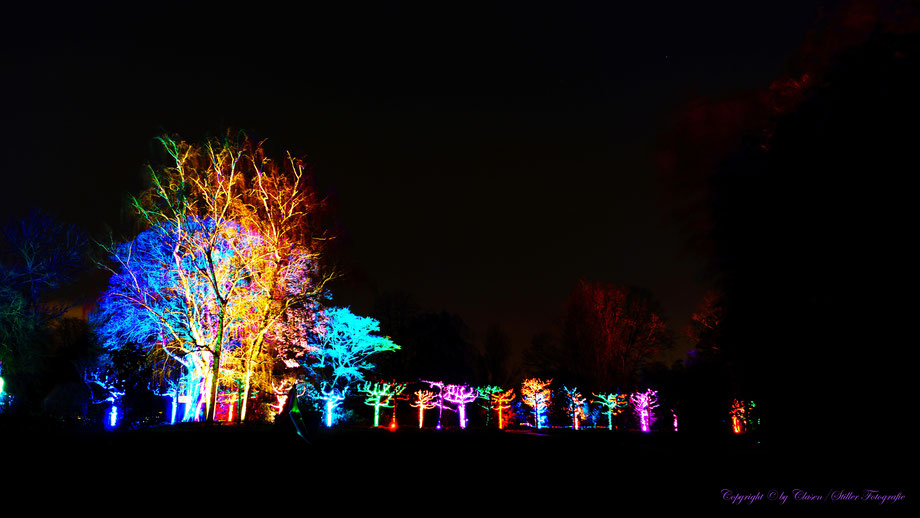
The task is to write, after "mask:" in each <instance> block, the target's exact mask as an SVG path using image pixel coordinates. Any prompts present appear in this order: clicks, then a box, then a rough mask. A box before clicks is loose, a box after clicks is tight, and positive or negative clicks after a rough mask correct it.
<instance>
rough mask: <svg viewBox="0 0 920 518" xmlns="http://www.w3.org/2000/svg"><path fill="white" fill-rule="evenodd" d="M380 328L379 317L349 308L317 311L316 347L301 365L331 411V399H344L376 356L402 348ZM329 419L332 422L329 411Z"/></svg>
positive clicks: (313, 342)
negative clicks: (362, 313) (376, 318)
mask: <svg viewBox="0 0 920 518" xmlns="http://www.w3.org/2000/svg"><path fill="white" fill-rule="evenodd" d="M379 330H380V323H379V322H377V320H375V319H373V318H370V317H362V316H358V315H355V314H354V313H352V312H351V310H349V309H348V308H337V307H333V308H326V309H323V310H321V311H319V312H318V313H317V314H316V317H315V320H314V326H313V333H312V335H311V341H310V345H311V346H312V350H311V352H310V353H309V354H308V355H306V356H305V357H304V358H303V360H301V364H302V365H303V367H304V368H306V370H307V372H308V375H309V377H310V378H311V379H312V380H313V382H314V383H316V384H318V385H319V386H320V387H319V389H320V390H321V392H322V394H323V396H322V397H321V399H323V400H324V401H325V402H326V411H327V413H328V412H331V411H333V409H334V408H335V406H334V405H333V406H329V402H330V401H340V400H341V398H344V396H345V391H346V389H347V388H348V386H349V385H351V384H356V383H360V382H362V381H364V375H365V374H366V373H368V372H370V371H371V370H373V369H374V364H373V363H371V359H372V358H373V357H374V356H377V355H379V354H380V353H385V352H391V351H397V350H399V346H398V345H396V344H395V343H393V341H392V340H390V339H389V338H388V337H385V336H378V335H376V334H375V333H377V332H378V331H379ZM403 388H405V387H403ZM326 422H327V423H331V422H332V418H331V417H330V416H329V415H328V414H327V416H326Z"/></svg>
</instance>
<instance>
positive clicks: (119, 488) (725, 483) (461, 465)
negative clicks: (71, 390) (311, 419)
mask: <svg viewBox="0 0 920 518" xmlns="http://www.w3.org/2000/svg"><path fill="white" fill-rule="evenodd" d="M0 431H3V436H4V439H3V441H4V445H5V455H4V459H3V466H4V467H3V480H4V483H3V488H4V489H5V491H4V493H7V494H9V495H13V496H14V498H15V497H17V496H25V495H31V494H34V490H35V489H36V488H40V489H41V490H42V491H43V494H47V495H54V497H53V498H49V499H48V501H47V502H45V503H50V504H52V505H53V504H66V506H73V505H77V506H78V507H83V506H87V505H88V506H90V507H96V506H99V509H100V510H103V508H105V507H106V506H107V505H111V506H114V509H120V510H126V511H138V510H141V509H143V508H145V507H147V506H153V508H155V509H163V510H169V509H174V510H176V511H182V514H189V512H190V511H191V510H193V509H205V510H210V512H213V510H214V509H215V508H216V509H223V510H228V511H234V514H237V513H239V512H244V511H245V510H246V509H253V510H260V512H266V511H270V510H272V511H291V512H297V513H299V514H302V513H304V512H306V511H308V510H310V509H328V506H330V505H332V506H335V507H336V508H340V509H341V510H342V511H343V512H344V511H348V514H349V515H353V513H354V512H355V511H359V513H358V514H364V513H363V512H360V511H366V512H374V513H378V512H379V513H384V514H411V515H419V514H430V513H431V512H437V511H438V510H441V511H451V510H454V509H459V510H462V511H464V512H475V513H482V512H486V511H489V512H490V514H492V513H491V511H490V510H504V511H507V512H511V513H513V514H526V513H528V512H529V511H533V512H537V513H540V515H547V514H555V513H557V512H565V514H566V515H572V514H581V513H589V514H594V513H593V511H598V512H602V513H603V514H605V515H607V514H611V513H618V512H620V511H625V510H629V509H662V508H694V507H700V506H723V507H726V506H730V505H732V504H730V503H729V502H728V500H726V498H725V495H726V493H725V490H729V491H731V494H732V495H752V498H755V497H756V495H757V493H758V492H761V493H763V499H762V500H761V501H755V504H756V505H778V504H776V503H775V502H768V501H767V497H768V493H769V491H770V490H774V489H775V490H777V491H780V492H783V493H785V494H786V495H787V496H788V497H789V501H788V502H787V504H786V505H819V503H815V502H810V503H807V504H806V503H805V502H803V501H800V502H793V501H792V498H793V496H792V495H793V492H794V491H795V490H796V489H802V490H805V491H807V492H808V494H809V495H818V496H821V497H823V498H824V499H825V501H824V502H823V503H824V504H829V505H830V504H831V502H828V501H827V495H828V494H829V492H830V491H831V490H833V489H835V488H836V489H840V490H852V491H855V492H857V493H861V492H862V491H864V490H865V489H871V488H876V489H878V490H881V491H889V492H897V491H898V490H900V491H902V492H904V493H905V495H906V496H907V497H908V498H910V497H911V496H914V495H910V494H909V489H910V488H908V487H905V484H906V483H907V480H906V479H904V478H903V475H901V474H900V472H899V471H897V470H892V469H890V468H891V466H892V464H893V463H895V464H896V459H893V458H891V457H886V456H884V455H879V454H880V453H883V452H884V450H878V449H876V450H875V451H866V449H857V448H850V449H849V450H847V451H843V450H841V449H840V448H841V447H842V446H841V445H839V444H837V443H835V441H833V440H827V441H825V443H824V444H825V446H826V448H824V447H820V448H815V447H813V446H806V445H804V444H796V443H795V442H794V441H771V440H769V439H768V438H767V437H758V436H743V437H737V436H730V435H725V436H721V437H708V438H702V437H696V436H693V435H690V434H683V433H677V434H675V433H664V432H661V433H652V434H642V433H638V432H611V431H608V430H580V431H572V430H566V429H553V430H544V431H541V433H531V432H528V431H517V432H510V431H506V432H499V431H487V430H443V431H435V430H421V431H420V430H417V429H413V428H411V427H403V428H400V429H399V430H397V431H395V432H390V431H388V430H385V429H377V430H372V429H367V428H347V427H342V428H336V429H331V430H326V429H319V430H317V431H316V432H315V433H313V434H311V435H310V441H309V443H307V442H306V441H303V440H301V439H300V438H299V437H297V436H296V435H294V434H293V433H292V432H291V430H290V429H287V428H286V427H281V428H280V429H279V427H273V426H269V425H247V426H237V425H227V424H223V425H212V426H205V425H200V424H191V425H180V426H174V427H171V426H157V427H151V428H147V429H142V430H130V431H114V432H112V431H103V430H98V429H92V428H89V429H87V428H81V427H79V426H74V425H73V424H64V423H59V422H51V421H43V420H33V421H22V420H16V421H12V420H9V419H7V420H4V421H2V422H0ZM125 497H130V498H127V499H126V498H125ZM43 502H44V501H43ZM106 502H108V503H106ZM126 502H127V503H126ZM908 502H909V500H908ZM78 503H79V504H78ZM902 503H903V502H902ZM742 505H745V504H742ZM833 505H844V504H842V503H840V502H836V503H833ZM864 505H865V504H864ZM125 506H128V507H125ZM215 506H216V507H215ZM192 514H194V513H192ZM451 514H453V513H451Z"/></svg>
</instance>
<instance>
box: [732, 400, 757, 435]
mask: <svg viewBox="0 0 920 518" xmlns="http://www.w3.org/2000/svg"><path fill="white" fill-rule="evenodd" d="M755 407H756V404H755V403H754V402H753V401H745V400H740V399H735V400H734V401H733V402H732V407H731V410H729V415H730V416H731V418H732V432H733V433H737V434H742V433H746V432H748V431H750V430H751V429H752V425H754V424H755V421H754V417H753V410H754V408H755Z"/></svg>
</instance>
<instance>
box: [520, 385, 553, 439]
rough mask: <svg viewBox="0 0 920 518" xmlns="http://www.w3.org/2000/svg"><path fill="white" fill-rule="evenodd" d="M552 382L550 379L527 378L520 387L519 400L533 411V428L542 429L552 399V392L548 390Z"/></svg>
mask: <svg viewBox="0 0 920 518" xmlns="http://www.w3.org/2000/svg"><path fill="white" fill-rule="evenodd" d="M552 382H553V380H552V379H549V380H545V381H544V380H541V379H539V378H528V379H525V380H524V382H523V384H522V385H521V400H522V401H523V402H524V404H526V405H527V406H529V407H531V408H532V409H533V415H534V427H535V428H538V429H539V428H543V425H544V421H545V417H546V416H545V412H546V408H547V406H549V403H550V400H551V399H552V391H551V390H550V389H549V388H548V387H549V385H550V384H551V383H552Z"/></svg>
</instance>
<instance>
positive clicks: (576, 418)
mask: <svg viewBox="0 0 920 518" xmlns="http://www.w3.org/2000/svg"><path fill="white" fill-rule="evenodd" d="M562 391H563V392H564V393H565V398H566V401H567V404H566V412H567V413H568V414H569V415H570V416H571V417H572V428H574V429H576V430H578V425H579V422H580V421H583V420H584V419H585V416H586V415H587V412H586V411H585V408H586V406H587V400H586V399H585V398H584V396H582V395H581V393H580V392H578V389H577V388H572V389H569V388H568V387H565V386H563V387H562Z"/></svg>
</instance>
